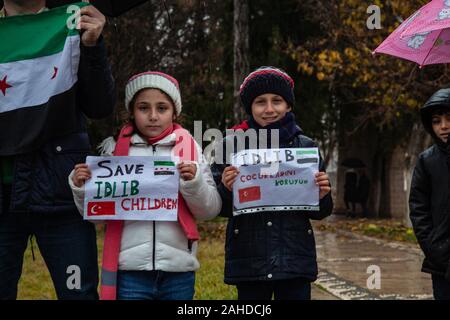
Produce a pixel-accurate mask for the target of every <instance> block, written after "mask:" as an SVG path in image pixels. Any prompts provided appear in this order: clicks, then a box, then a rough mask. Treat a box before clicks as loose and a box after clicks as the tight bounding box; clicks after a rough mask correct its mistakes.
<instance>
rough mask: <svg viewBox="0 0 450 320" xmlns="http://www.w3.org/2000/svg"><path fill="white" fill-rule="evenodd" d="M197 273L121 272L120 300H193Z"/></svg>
mask: <svg viewBox="0 0 450 320" xmlns="http://www.w3.org/2000/svg"><path fill="white" fill-rule="evenodd" d="M194 285H195V272H193V271H190V272H164V271H159V270H157V271H120V270H119V272H118V274H117V299H118V300H192V299H193V298H194Z"/></svg>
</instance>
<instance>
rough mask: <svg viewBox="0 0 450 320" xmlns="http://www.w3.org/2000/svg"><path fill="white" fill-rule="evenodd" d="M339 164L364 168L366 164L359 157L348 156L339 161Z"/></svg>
mask: <svg viewBox="0 0 450 320" xmlns="http://www.w3.org/2000/svg"><path fill="white" fill-rule="evenodd" d="M341 166H343V167H348V168H365V167H366V165H365V164H364V162H363V161H362V160H361V159H358V158H348V159H345V160H344V161H342V162H341Z"/></svg>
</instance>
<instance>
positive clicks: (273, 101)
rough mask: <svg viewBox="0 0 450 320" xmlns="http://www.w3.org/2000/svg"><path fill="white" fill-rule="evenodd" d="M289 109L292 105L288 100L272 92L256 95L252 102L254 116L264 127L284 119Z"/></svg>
mask: <svg viewBox="0 0 450 320" xmlns="http://www.w3.org/2000/svg"><path fill="white" fill-rule="evenodd" d="M289 111H291V107H289V105H288V104H287V102H286V100H284V98H283V97H281V96H279V95H277V94H272V93H267V94H263V95H260V96H258V97H256V99H255V100H253V104H252V115H253V118H254V119H255V121H256V122H257V123H258V124H259V125H260V126H262V127H265V126H267V125H269V124H271V123H274V122H277V121H278V120H281V119H283V118H284V116H285V115H286V113H287V112H289Z"/></svg>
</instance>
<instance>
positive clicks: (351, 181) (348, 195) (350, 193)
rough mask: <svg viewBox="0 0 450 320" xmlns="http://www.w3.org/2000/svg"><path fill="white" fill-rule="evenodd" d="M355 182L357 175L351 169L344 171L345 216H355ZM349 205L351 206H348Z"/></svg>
mask: <svg viewBox="0 0 450 320" xmlns="http://www.w3.org/2000/svg"><path fill="white" fill-rule="evenodd" d="M357 182H358V175H357V174H356V172H355V171H354V170H353V169H351V170H349V171H347V172H346V173H345V183H344V202H345V207H346V208H347V213H346V215H347V217H351V218H355V217H356V202H357V197H358V196H357V192H358V190H357ZM350 206H351V208H350Z"/></svg>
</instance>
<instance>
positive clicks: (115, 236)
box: [100, 124, 199, 300]
mask: <svg viewBox="0 0 450 320" xmlns="http://www.w3.org/2000/svg"><path fill="white" fill-rule="evenodd" d="M172 132H175V134H176V136H177V138H176V143H175V147H174V149H173V152H174V155H175V156H178V157H180V159H181V160H185V161H186V160H187V161H189V160H191V161H196V160H197V159H198V156H197V151H196V147H195V142H194V139H193V138H192V136H191V135H190V134H189V132H188V131H186V130H185V129H183V128H182V127H181V126H180V125H179V124H174V125H173V126H172V127H170V128H169V129H168V130H165V131H164V132H163V133H162V134H161V135H160V136H158V137H155V138H153V139H151V141H152V144H153V143H156V142H158V141H159V140H161V139H163V138H164V137H166V136H167V135H169V134H171V133H172ZM132 134H133V127H132V126H131V125H126V126H125V127H123V128H122V130H121V131H120V134H119V137H118V139H117V143H116V148H115V150H114V153H113V155H114V156H128V153H129V150H130V142H131V136H132ZM156 139H157V140H156ZM178 203H179V206H178V222H179V223H180V225H181V227H182V228H183V230H184V233H185V235H186V237H187V238H188V239H189V240H190V241H196V240H198V239H199V233H198V230H197V225H196V223H195V219H194V217H193V215H192V213H191V212H190V211H189V208H188V206H187V204H186V202H185V200H184V199H183V196H182V195H181V193H178ZM123 226H124V222H123V220H112V221H107V223H106V233H105V240H104V249H103V264H102V276H101V285H100V299H101V300H116V298H117V287H116V285H117V270H118V266H119V254H120V245H121V241H122V231H123Z"/></svg>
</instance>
